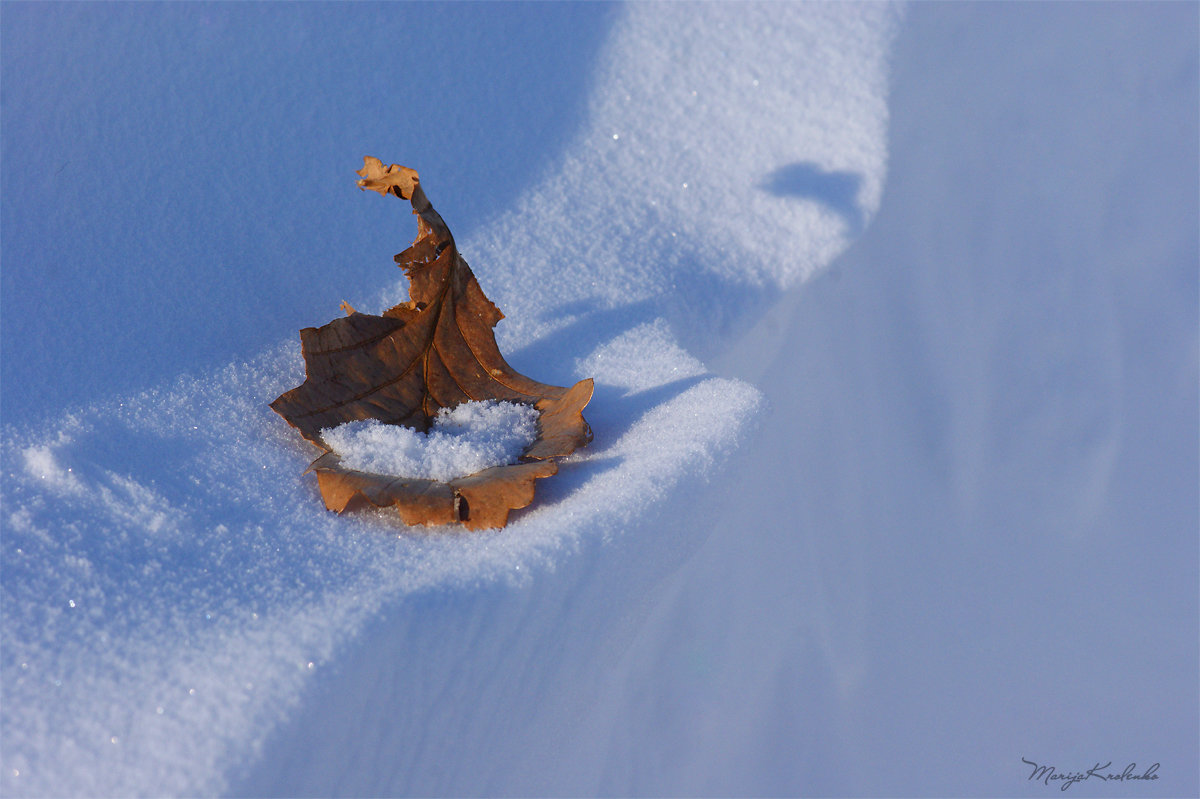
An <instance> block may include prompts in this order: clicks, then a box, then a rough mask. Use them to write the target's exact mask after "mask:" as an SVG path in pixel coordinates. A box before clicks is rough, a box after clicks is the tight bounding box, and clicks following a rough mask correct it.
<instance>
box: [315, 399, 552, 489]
mask: <svg viewBox="0 0 1200 799" xmlns="http://www.w3.org/2000/svg"><path fill="white" fill-rule="evenodd" d="M537 422H538V412H537V410H536V409H535V408H534V407H533V406H532V405H524V404H521V403H515V402H497V401H495V400H485V401H483V402H464V403H463V404H462V405H458V406H456V407H454V408H442V409H440V410H439V411H438V412H437V415H436V416H435V417H434V418H433V424H432V425H431V426H430V428H429V430H428V431H426V432H418V431H416V430H413V429H412V428H409V427H404V426H402V425H393V424H384V423H383V422H380V421H379V420H378V419H361V420H359V421H355V422H346V423H344V424H339V425H337V426H336V427H330V428H326V429H324V430H322V431H321V439H322V440H323V441H324V442H325V443H326V444H328V445H329V447H330V448H331V449H332V450H333V451H334V452H336V453H337V454H338V455H340V456H341V459H342V466H345V467H346V468H347V469H356V470H358V471H360V472H371V473H373V474H386V475H391V476H393V477H416V478H420V479H423V480H441V481H442V482H447V481H449V480H454V479H455V478H458V477H466V476H467V475H469V474H475V473H476V472H481V471H483V470H484V469H490V468H492V467H493V466H504V465H505V464H509V463H516V462H517V459H518V458H520V457H521V454H522V453H523V452H525V450H527V449H529V445H530V444H532V443H533V441H534V439H536V438H537Z"/></svg>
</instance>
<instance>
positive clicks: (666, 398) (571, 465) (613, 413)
mask: <svg viewBox="0 0 1200 799" xmlns="http://www.w3.org/2000/svg"><path fill="white" fill-rule="evenodd" d="M711 377H712V375H696V376H694V377H686V378H682V379H680V380H673V381H671V382H670V383H665V384H663V385H660V386H655V387H653V388H649V389H646V390H644V391H636V392H631V391H629V390H627V389H625V388H624V387H622V386H617V385H612V384H603V383H597V384H596V390H595V392H594V393H593V394H592V402H591V403H590V404H589V406H588V408H594V409H595V410H594V411H590V412H589V411H588V410H585V411H584V415H585V417H586V418H587V420H588V424H589V425H590V426H591V428H592V432H593V433H594V435H595V439H594V441H593V443H592V444H591V445H589V447H588V448H587V449H585V450H583V451H582V452H581V456H577V457H576V458H572V459H568V460H567V461H565V462H563V463H562V464H561V466H560V467H559V471H558V473H557V474H556V475H555V476H554V477H553V478H552V479H550V480H542V481H540V482H539V483H538V489H537V491H538V499H537V502H535V503H534V504H533V505H532V506H530V508H529V509H526V510H522V511H521V512H519V513H517V512H514V515H513V517H512V518H513V519H518V518H520V514H523V513H525V512H527V510H534V509H536V508H537V507H538V506H539V505H549V504H551V503H554V502H558V501H560V500H563V499H566V498H567V497H568V496H570V495H571V494H572V493H573V492H574V491H576V490H577V489H578V488H580V487H581V486H583V485H584V484H585V483H587V482H588V481H590V480H592V479H594V478H595V477H596V476H597V475H599V474H601V473H603V472H607V471H610V470H612V469H617V468H619V467H620V466H621V465H622V464H623V463H624V461H625V459H626V456H625V455H622V454H619V453H614V452H610V451H609V449H610V448H611V447H612V445H613V444H615V443H616V442H618V441H620V440H621V439H622V438H623V437H624V436H625V435H626V434H627V433H628V432H629V431H630V430H631V429H632V428H633V427H634V425H636V424H637V423H638V422H639V421H640V420H641V419H642V417H643V416H645V414H646V413H648V412H649V411H651V410H653V409H654V408H657V407H659V406H660V405H664V404H666V403H668V402H670V401H671V400H673V399H674V398H675V397H677V396H679V395H680V394H683V393H684V392H686V391H687V390H689V389H691V388H692V387H693V386H696V385H698V384H700V383H702V382H704V381H705V380H708V379H710V378H711ZM589 450H593V451H592V452H589Z"/></svg>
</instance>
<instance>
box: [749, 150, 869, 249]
mask: <svg viewBox="0 0 1200 799" xmlns="http://www.w3.org/2000/svg"><path fill="white" fill-rule="evenodd" d="M759 185H760V187H761V188H762V189H763V190H764V191H767V192H770V193H771V194H774V195H775V196H776V197H797V198H799V199H802V200H813V201H815V202H819V203H821V204H822V205H824V206H825V207H826V208H829V209H830V210H831V211H834V212H835V213H837V214H839V215H840V216H841V217H842V218H843V219H845V220H846V224H848V225H849V226H850V232H851V234H852V235H857V234H858V233H860V232H861V231H862V228H863V221H864V220H863V210H862V206H860V205H859V203H858V192H859V189H861V188H862V175H859V174H857V173H855V172H844V171H840V170H838V171H832V172H830V171H826V170H824V169H822V168H821V167H819V166H817V165H816V164H814V163H812V162H810V161H798V162H797V163H794V164H788V165H786V166H781V167H779V168H778V169H776V170H775V171H774V172H772V173H771V174H770V175H768V176H767V177H766V179H765V180H763V182H762V183H761V184H759Z"/></svg>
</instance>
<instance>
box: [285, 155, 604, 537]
mask: <svg viewBox="0 0 1200 799" xmlns="http://www.w3.org/2000/svg"><path fill="white" fill-rule="evenodd" d="M363 160H364V163H363V168H362V169H361V170H359V172H358V174H359V175H360V176H361V178H362V179H361V180H359V181H358V185H359V187H360V188H362V189H364V190H366V189H370V190H372V191H377V192H379V193H380V194H385V195H386V194H394V195H396V196H398V197H401V198H403V199H407V200H410V201H411V203H412V207H413V212H414V213H415V214H416V215H417V217H418V224H417V238H416V240H415V241H414V242H413V244H412V246H411V247H409V248H408V249H407V250H405V251H404V252H402V253H400V254H399V255H397V256H396V259H395V260H396V263H397V264H398V265H399V266H400V267H401V268H402V269H404V272H405V274H406V275H407V276H408V278H409V298H410V299H409V301H408V302H404V303H401V304H399V305H397V306H395V307H393V308H390V309H389V310H387V311H385V312H384V313H383V314H382V315H381V316H374V315H371V314H363V313H358V312H357V311H355V310H354V309H353V308H351V307H350V306H349V305H347V304H343V309H344V310H345V311H346V313H347V314H348V315H347V316H345V317H343V318H340V319H335V320H333V321H332V322H330V323H329V324H327V325H324V326H323V327H318V328H312V327H309V328H305V329H303V330H301V331H300V341H301V347H302V351H303V355H304V362H305V370H306V377H305V380H304V383H302V384H301V385H300V386H297V387H296V388H294V389H292V390H291V391H288V392H286V393H284V394H282V395H281V396H279V397H278V398H277V399H276V400H275V401H274V402H272V403H271V407H272V408H273V409H274V410H275V411H276V412H277V413H279V414H280V415H281V416H283V417H284V419H286V420H287V421H288V422H289V423H290V424H291V425H293V426H294V427H295V428H296V429H298V430H299V431H300V433H301V434H302V435H303V436H304V437H305V438H307V439H309V440H310V441H312V442H313V443H314V444H316V445H317V446H319V447H321V448H322V449H324V450H326V453H325V454H324V455H322V456H321V457H319V458H317V460H316V461H314V462H313V464H312V466H311V467H310V470H311V471H314V472H315V473H316V474H317V480H318V485H319V486H320V489H321V495H322V497H323V498H324V499H325V504H326V507H328V508H329V509H330V510H335V511H337V512H339V513H341V512H343V511H345V510H347V509H348V508H351V507H353V506H354V505H355V504H357V503H359V502H364V501H365V502H369V503H370V504H372V505H377V506H381V507H382V506H388V505H395V506H396V508H397V509H398V510H399V512H400V516H401V518H402V519H403V520H404V522H405V523H406V524H447V523H452V522H462V523H463V525H464V526H466V527H468V528H470V529H477V528H480V527H502V526H503V525H504V524H505V523H506V521H507V518H508V512H509V511H510V510H512V509H515V508H523V507H525V506H526V505H528V504H529V503H530V502H531V501H532V499H533V492H534V480H536V479H538V478H541V477H548V476H550V475H552V474H554V473H555V471H557V466H556V465H555V464H554V463H553V462H548V461H547V460H546V459H549V458H554V457H561V456H565V455H569V454H570V453H571V452H573V451H574V450H575V449H577V448H578V447H581V446H584V445H585V444H587V443H588V442H589V441H591V430H590V428H589V427H588V425H587V422H586V421H585V420H584V418H583V408H584V407H585V406H586V405H587V403H588V401H589V400H590V399H591V396H592V381H591V380H590V379H587V380H582V381H580V382H579V383H576V384H575V385H574V386H572V387H571V388H569V389H568V388H564V387H562V386H552V385H548V384H545V383H539V382H538V381H536V380H532V379H530V378H528V377H525V376H524V375H522V374H520V373H519V372H517V371H515V370H514V369H513V368H512V367H511V366H509V364H508V363H507V361H505V360H504V357H503V356H502V355H501V354H500V350H499V348H498V347H497V346H496V339H495V336H494V334H493V332H492V328H494V327H495V325H496V323H497V322H499V321H500V320H501V319H502V318H504V315H503V314H502V313H501V312H500V310H499V309H498V308H497V307H496V306H495V305H493V304H492V302H491V301H490V300H489V299H488V298H487V297H486V296H485V295H484V293H483V290H482V289H481V288H480V287H479V283H478V282H477V281H476V279H475V275H474V274H473V273H472V272H471V269H470V267H468V266H467V263H466V261H464V260H463V258H462V256H461V255H459V253H458V248H457V247H456V246H455V244H454V237H453V236H452V235H451V234H450V230H449V228H448V227H447V226H446V223H445V222H444V221H443V220H442V218H441V216H440V215H439V214H438V213H437V211H435V210H434V209H433V206H432V205H431V204H430V203H429V200H428V199H427V198H426V197H425V193H424V191H423V190H422V189H421V183H420V178H419V176H418V175H417V173H416V172H415V171H414V170H412V169H409V168H407V167H402V166H397V165H395V164H392V165H390V166H388V167H386V168H385V167H384V166H383V162H381V161H380V160H379V159H377V158H371V157H367V158H365V159H363ZM488 399H495V400H506V401H510V402H523V403H528V404H532V405H533V406H534V407H536V408H537V410H538V411H539V420H538V437H537V439H536V440H535V441H534V442H533V443H532V444H531V445H530V446H529V448H528V449H527V450H526V452H525V454H524V455H523V456H522V462H521V463H517V464H512V465H508V466H498V467H495V468H494V469H487V470H485V471H482V472H479V473H478V474H474V475H471V476H469V477H464V478H460V479H458V480H452V481H450V482H448V483H441V482H437V481H432V480H414V479H407V478H396V477H389V476H386V475H373V474H366V473H364V472H357V471H353V470H350V469H346V468H345V467H343V466H342V465H341V461H340V458H338V456H337V455H336V454H335V453H333V452H331V451H329V447H328V446H327V445H326V444H325V442H324V441H323V440H322V438H321V430H323V429H325V428H330V427H335V426H337V425H339V424H342V423H343V422H349V421H355V420H359V419H378V420H380V421H382V422H385V423H388V424H400V425H405V426H407V427H411V428H414V429H416V430H422V431H423V430H426V429H428V427H429V424H430V422H431V420H432V418H433V417H434V416H435V415H436V414H437V412H438V410H439V409H441V408H453V407H454V406H456V405H458V404H460V403H463V402H467V401H470V400H488Z"/></svg>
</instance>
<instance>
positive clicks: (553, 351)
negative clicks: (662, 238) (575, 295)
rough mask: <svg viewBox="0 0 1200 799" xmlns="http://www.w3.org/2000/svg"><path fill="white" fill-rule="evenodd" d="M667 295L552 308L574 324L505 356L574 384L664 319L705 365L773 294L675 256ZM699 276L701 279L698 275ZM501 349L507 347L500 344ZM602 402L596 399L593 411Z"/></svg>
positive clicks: (543, 376) (550, 313)
mask: <svg viewBox="0 0 1200 799" xmlns="http://www.w3.org/2000/svg"><path fill="white" fill-rule="evenodd" d="M673 260H674V261H675V263H674V264H672V268H671V272H672V274H673V275H677V276H678V278H677V279H674V280H673V281H672V283H673V285H672V288H671V290H670V291H669V292H667V293H664V294H661V295H659V296H655V297H648V298H646V299H643V300H638V301H635V302H631V303H629V304H627V305H621V306H618V307H615V308H597V307H596V304H597V301H595V300H576V301H572V302H568V303H563V304H561V305H558V306H555V307H553V308H550V309H549V310H547V311H546V313H545V314H544V317H545V318H548V319H560V318H571V319H572V321H571V322H570V323H568V324H567V325H565V326H564V327H562V328H559V329H557V330H555V331H554V332H553V333H552V334H550V335H547V336H543V337H542V338H540V339H538V340H537V341H534V342H532V343H530V344H528V345H527V346H525V347H522V348H520V349H517V350H514V351H512V352H510V353H507V354H506V356H507V359H508V361H509V363H511V364H512V365H513V367H514V368H516V369H517V371H519V372H522V373H524V374H529V375H533V376H534V377H536V378H537V379H538V380H543V381H548V382H557V383H558V384H559V385H570V384H571V383H573V382H574V381H576V380H579V379H580V378H583V377H590V376H592V375H586V374H582V373H581V372H579V371H578V364H579V361H580V360H581V359H582V358H585V357H586V356H587V355H588V354H589V353H592V352H594V351H595V350H596V348H598V347H600V346H601V345H603V344H605V343H607V342H609V341H611V340H612V339H614V338H616V337H617V336H619V335H621V334H623V333H625V332H627V331H629V330H632V329H633V328H635V327H638V326H639V325H644V324H648V323H652V322H654V321H655V320H658V319H663V320H665V321H666V322H667V324H668V325H669V327H670V329H671V333H672V334H673V335H674V337H675V339H676V341H677V343H678V344H679V346H680V347H682V348H683V349H684V350H686V351H687V352H688V353H689V354H691V355H693V356H694V357H696V358H699V359H700V360H701V361H705V360H707V359H708V358H711V357H713V356H714V355H716V354H719V353H720V352H721V351H722V350H723V349H724V348H725V347H726V346H727V345H728V343H729V342H730V341H732V340H736V339H737V338H739V337H740V332H739V328H740V327H749V325H750V324H752V323H753V321H754V314H756V313H759V312H761V311H763V310H765V309H766V308H767V307H769V305H770V302H771V299H772V298H773V297H774V296H775V295H776V292H775V291H772V290H769V289H767V288H765V287H762V286H752V285H747V284H745V283H735V282H732V281H729V280H726V279H723V278H721V277H720V276H717V275H714V274H711V273H707V272H705V271H704V270H703V269H702V267H700V264H701V263H702V261H701V260H700V259H697V258H691V257H686V256H683V255H677V256H675V258H674V259H673ZM697 275H700V276H699V277H697ZM501 347H502V349H503V345H501ZM597 404H598V402H597V399H596V398H593V400H592V403H591V405H590V406H589V407H592V408H594V407H595V406H596V405H597Z"/></svg>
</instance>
